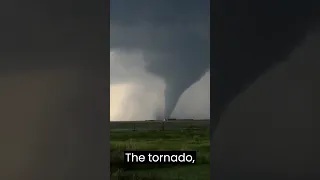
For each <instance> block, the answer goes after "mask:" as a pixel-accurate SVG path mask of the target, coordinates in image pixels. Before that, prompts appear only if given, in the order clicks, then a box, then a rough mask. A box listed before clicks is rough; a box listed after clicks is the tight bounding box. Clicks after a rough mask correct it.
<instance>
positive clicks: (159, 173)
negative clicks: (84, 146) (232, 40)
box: [110, 120, 210, 180]
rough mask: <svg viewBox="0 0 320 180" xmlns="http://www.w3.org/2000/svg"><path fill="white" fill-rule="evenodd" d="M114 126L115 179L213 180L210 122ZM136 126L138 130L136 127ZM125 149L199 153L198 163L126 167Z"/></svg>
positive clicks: (136, 123)
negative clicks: (191, 151)
mask: <svg viewBox="0 0 320 180" xmlns="http://www.w3.org/2000/svg"><path fill="white" fill-rule="evenodd" d="M163 123H164V124H163ZM110 124H111V134H110V136H111V137H110V138H111V150H110V152H111V173H112V175H111V179H112V180H208V179H210V137H209V135H210V131H209V120H207V121H206V122H205V121H197V120H194V121H186V122H184V121H175V122H153V121H150V122H146V121H143V122H111V123H110ZM112 124H113V125H112ZM134 126H135V128H132V127H134ZM163 127H165V128H163ZM133 129H134V130H135V131H133ZM163 129H164V130H163ZM124 150H195V151H197V163H196V164H194V165H151V164H143V165H126V164H124V163H123V151H124Z"/></svg>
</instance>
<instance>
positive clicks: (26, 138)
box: [0, 0, 109, 180]
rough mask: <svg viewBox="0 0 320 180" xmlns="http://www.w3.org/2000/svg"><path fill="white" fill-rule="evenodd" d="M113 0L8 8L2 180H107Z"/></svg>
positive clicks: (1, 17)
mask: <svg viewBox="0 0 320 180" xmlns="http://www.w3.org/2000/svg"><path fill="white" fill-rule="evenodd" d="M108 9H109V8H108V3H107V1H94V2H93V1H92V2H91V1H90V2H89V1H82V0H80V1H73V0H61V1H59V0H44V1H40V0H39V1H38V0H35V1H24V0H4V1H1V2H0V22H1V28H0V87H1V88H0V99H1V101H0V144H1V145H2V146H1V149H0V159H1V162H0V177H1V179H11V180H21V179H47V180H57V179H59V180H60V179H61V180H81V179H85V180H87V179H107V178H108V177H109V174H108V164H109V161H108V159H107V158H106V155H107V153H108V151H109V149H108V148H107V147H106V146H107V142H108V127H107V120H108V113H107V108H108V106H107V104H108V103H109V102H108V98H107V96H108V92H107V87H108V86H109V84H108V81H109V70H108V69H109V67H108V64H109V61H108V58H109V50H108V48H109V46H108V43H109V39H108V36H109V33H108V31H109V23H108V20H109V17H108Z"/></svg>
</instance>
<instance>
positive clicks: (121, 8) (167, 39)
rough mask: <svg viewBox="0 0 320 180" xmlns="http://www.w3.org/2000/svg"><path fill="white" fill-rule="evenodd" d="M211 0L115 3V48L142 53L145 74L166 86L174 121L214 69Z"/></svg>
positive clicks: (168, 109) (121, 0)
mask: <svg viewBox="0 0 320 180" xmlns="http://www.w3.org/2000/svg"><path fill="white" fill-rule="evenodd" d="M209 3H210V1H209V0H199V1H197V2H194V1H191V0H187V1H182V0H176V1H170V0H163V1H157V0H138V1H134V2H131V1H126V0H111V4H110V6H111V14H110V15H111V23H110V25H111V43H110V44H111V48H119V49H140V50H142V51H143V54H144V61H145V62H146V66H145V70H146V71H147V72H149V73H151V74H154V75H156V76H158V77H160V78H161V79H163V80H164V82H165V89H164V92H163V93H164V110H163V112H157V118H170V117H171V114H172V112H173V111H174V109H175V107H176V104H177V102H178V101H179V98H180V97H181V95H182V94H183V93H184V92H185V91H186V90H187V89H188V88H190V87H191V86H192V85H193V84H194V83H195V82H197V81H199V80H200V79H201V78H202V76H203V75H204V74H205V73H206V72H208V71H209V70H210V50H209V48H210V35H209V31H210V24H209V18H210V10H209Z"/></svg>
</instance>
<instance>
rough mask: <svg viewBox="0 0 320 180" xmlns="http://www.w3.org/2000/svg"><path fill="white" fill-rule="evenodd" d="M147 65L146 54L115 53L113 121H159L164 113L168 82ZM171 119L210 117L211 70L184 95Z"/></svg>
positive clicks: (111, 86)
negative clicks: (158, 116)
mask: <svg viewBox="0 0 320 180" xmlns="http://www.w3.org/2000/svg"><path fill="white" fill-rule="evenodd" d="M145 66H146V63H145V61H144V56H143V53H142V52H139V51H120V50H111V54H110V73H111V84H110V120H111V121H133V120H147V119H156V118H157V115H158V114H159V113H162V112H163V111H164V99H165V98H164V90H165V86H166V84H165V81H164V80H163V79H162V78H160V77H158V76H156V75H153V74H152V73H149V72H147V71H146V69H145ZM171 117H172V118H188V119H190V118H194V119H205V118H209V117H210V71H208V72H207V73H205V74H204V76H203V77H202V78H201V79H200V80H199V81H198V82H196V83H195V84H193V85H192V86H191V87H190V88H188V89H187V90H186V91H185V92H184V93H183V94H182V95H181V98H180V99H179V101H178V103H177V106H176V107H175V109H174V111H173V113H172V116H171Z"/></svg>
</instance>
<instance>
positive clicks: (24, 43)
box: [0, 0, 108, 71]
mask: <svg viewBox="0 0 320 180" xmlns="http://www.w3.org/2000/svg"><path fill="white" fill-rule="evenodd" d="M0 6H1V12H0V15H1V16H0V20H1V31H0V32H1V34H0V39H1V46H0V52H1V54H0V55H1V62H0V69H1V70H2V71H4V70H8V68H9V69H11V68H13V69H17V68H32V67H36V66H40V67H45V66H47V67H50V66H52V65H58V66H61V65H62V66H66V65H67V64H69V65H73V66H74V65H76V64H83V63H87V64H88V63H91V64H92V63H93V62H95V63H100V64H101V63H102V62H100V61H101V60H97V59H98V58H91V59H90V58H89V56H90V57H92V56H93V55H94V56H95V57H99V56H101V55H102V54H104V53H105V49H106V48H108V47H107V46H106V43H105V39H107V37H108V33H107V32H105V29H106V28H107V26H108V25H106V24H102V22H104V21H106V20H105V18H104V17H106V15H107V12H106V10H105V9H106V6H105V7H101V3H98V2H92V3H87V2H86V1H71V0H70V1H65V2H64V3H63V5H62V4H61V2H60V1H49V0H46V1H37V0H35V1H21V2H20V1H4V2H1V3H0ZM106 23H107V22H106ZM79 51H86V52H88V55H85V56H83V55H79ZM49 56H51V57H50V58H48V57H49ZM42 57H45V58H42ZM106 63H107V60H105V64H106Z"/></svg>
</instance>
